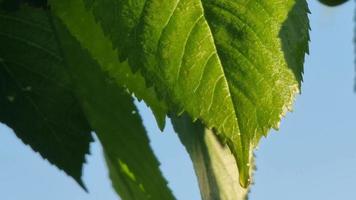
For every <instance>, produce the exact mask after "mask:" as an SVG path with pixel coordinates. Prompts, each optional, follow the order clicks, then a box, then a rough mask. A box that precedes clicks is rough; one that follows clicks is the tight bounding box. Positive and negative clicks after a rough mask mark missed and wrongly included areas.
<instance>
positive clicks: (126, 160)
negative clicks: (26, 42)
mask: <svg viewBox="0 0 356 200" xmlns="http://www.w3.org/2000/svg"><path fill="white" fill-rule="evenodd" d="M56 24H57V25H56V27H57V31H58V32H57V33H58V35H57V36H58V39H59V40H58V41H59V43H60V44H61V49H62V52H63V55H64V58H65V60H66V62H67V67H68V70H69V72H70V74H71V75H72V79H73V82H74V83H75V91H76V93H77V95H78V98H79V99H80V100H81V102H82V105H83V109H84V111H85V113H86V116H87V117H88V120H89V122H90V124H91V126H92V127H93V129H94V130H95V131H96V134H97V135H98V138H99V140H100V142H101V144H102V146H103V149H104V152H105V157H106V161H107V164H108V167H109V170H110V177H111V180H112V182H113V186H114V188H115V190H116V191H117V192H118V194H119V195H120V196H121V198H122V199H125V200H134V199H135V200H145V199H162V200H170V199H174V197H173V195H172V193H171V191H170V190H169V188H168V187H167V182H166V180H165V179H164V178H163V176H162V174H161V172H160V170H159V163H158V161H157V159H156V157H155V156H154V154H153V152H152V150H151V148H150V146H149V140H148V137H147V135H146V131H145V129H144V127H143V125H142V121H141V118H140V116H139V115H138V111H137V109H136V107H135V105H134V103H133V98H132V97H131V96H130V95H129V94H128V93H127V92H126V91H125V90H124V89H123V88H122V87H119V86H118V85H117V82H116V81H115V80H113V79H111V78H110V77H109V76H108V75H107V74H106V72H103V71H102V69H101V68H100V67H99V65H98V63H96V62H95V60H93V59H92V58H91V57H90V54H89V52H87V51H85V50H83V49H82V47H81V46H80V44H79V43H78V42H77V41H76V40H75V38H73V36H71V35H70V33H69V32H68V31H67V30H65V28H63V27H64V26H63V25H61V24H60V23H59V22H58V21H56Z"/></svg>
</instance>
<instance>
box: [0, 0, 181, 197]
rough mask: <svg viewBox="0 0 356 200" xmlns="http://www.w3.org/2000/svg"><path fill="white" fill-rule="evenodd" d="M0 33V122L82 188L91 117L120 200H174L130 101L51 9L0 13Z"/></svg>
mask: <svg viewBox="0 0 356 200" xmlns="http://www.w3.org/2000/svg"><path fill="white" fill-rule="evenodd" d="M0 3H2V1H0ZM0 5H1V4H0ZM0 27H1V29H0V43H1V46H0V58H1V59H0V61H1V62H0V64H1V66H0V77H1V79H0V83H1V84H0V94H1V98H0V105H1V107H2V109H1V110H0V119H1V122H5V123H6V124H7V125H9V126H10V127H11V128H13V129H14V130H15V133H16V134H17V135H18V136H19V137H20V138H21V139H22V140H23V141H24V142H25V143H28V144H30V145H31V147H32V148H33V149H34V150H36V151H39V152H40V153H41V155H42V156H43V157H44V158H46V159H48V160H49V161H50V162H51V163H52V164H54V165H56V166H58V167H59V168H60V169H63V170H64V171H65V172H66V173H67V174H69V175H71V176H73V177H74V178H75V179H76V180H77V181H78V182H79V183H80V184H81V185H82V186H83V183H82V181H81V179H80V177H81V169H82V165H83V162H84V156H85V153H86V152H87V151H88V148H89V141H91V140H92V138H91V135H90V131H91V129H90V128H89V125H88V123H87V121H86V118H88V120H89V122H90V125H91V127H93V128H94V130H95V131H96V133H97V135H98V137H99V139H100V141H101V143H102V145H103V148H104V152H105V157H106V158H107V163H108V166H109V169H110V176H111V178H112V182H113V185H114V187H115V189H116V191H117V192H118V193H119V194H120V195H121V197H122V199H127V200H131V199H139V200H143V199H174V197H173V195H172V194H171V192H170V190H169V189H168V187H167V182H166V181H165V179H164V178H163V177H162V175H161V173H160V170H159V163H158V161H157V160H156V158H155V156H154V154H153V152H152V150H151V148H150V146H149V141H148V138H147V135H146V132H145V130H144V128H143V125H142V122H141V119H140V117H139V115H138V112H137V110H136V108H135V106H134V104H133V99H132V97H131V96H130V95H129V94H127V93H126V92H125V91H124V90H123V89H122V88H121V87H119V86H118V85H117V81H113V80H111V78H109V77H107V75H106V74H105V73H104V72H103V71H102V70H101V69H100V68H99V66H98V65H97V63H96V62H95V61H93V60H92V58H90V56H89V55H88V53H87V52H85V51H83V50H82V48H81V46H80V45H79V44H78V42H77V41H76V40H75V39H74V38H73V37H72V36H71V35H70V34H68V32H67V31H66V30H65V28H64V27H63V26H62V25H61V24H60V23H59V22H58V21H57V20H56V19H55V18H53V17H52V14H51V12H50V10H47V9H36V8H31V7H29V6H24V5H22V4H21V5H20V7H19V10H17V11H11V12H8V11H7V10H4V9H3V10H1V12H0ZM142 90H144V88H142ZM77 99H79V101H77ZM82 108H83V109H84V112H83V111H82Z"/></svg>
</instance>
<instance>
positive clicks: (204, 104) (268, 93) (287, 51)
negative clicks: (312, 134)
mask: <svg viewBox="0 0 356 200" xmlns="http://www.w3.org/2000/svg"><path fill="white" fill-rule="evenodd" d="M85 2H86V7H85V6H84V2H83V0H74V1H70V2H66V1H58V0H53V1H51V3H52V6H53V8H54V10H55V11H56V13H57V15H58V16H59V17H60V18H61V19H62V20H63V21H64V23H65V24H66V25H67V26H68V27H69V29H70V30H71V32H72V33H73V34H74V35H76V36H77V37H78V38H82V37H83V36H82V35H83V33H82V32H83V31H86V30H88V29H87V28H86V29H84V27H89V26H90V27H94V26H98V24H95V23H94V22H93V21H92V19H93V15H94V16H95V18H96V20H97V21H98V23H99V24H100V25H101V27H102V31H103V32H104V33H105V35H106V37H105V36H103V37H105V39H106V41H107V40H109V41H110V42H111V44H110V45H112V46H113V47H114V48H116V50H117V54H118V56H119V57H120V58H121V60H123V59H125V58H126V57H127V59H128V61H129V64H130V66H131V67H132V68H133V69H134V70H137V69H140V70H141V72H142V74H143V75H144V77H145V80H146V82H147V83H148V84H149V85H150V86H151V85H153V86H154V87H155V89H156V91H157V94H158V95H159V96H160V98H161V99H163V100H164V101H165V102H166V103H167V104H168V105H170V111H171V112H173V113H178V114H180V113H182V112H184V111H186V112H187V113H188V114H189V115H190V116H191V117H192V118H193V119H194V120H196V119H198V118H199V119H201V120H202V121H203V123H204V124H205V125H206V126H208V127H209V128H214V129H216V130H217V133H218V134H219V135H220V138H221V139H222V140H223V141H224V142H226V143H227V144H228V145H229V147H230V148H231V151H232V153H233V154H234V155H235V158H236V161H237V163H238V166H239V171H240V177H241V179H240V183H241V184H242V185H243V186H245V187H246V186H247V185H248V182H249V179H250V178H249V173H250V172H249V167H248V165H249V160H250V157H251V155H252V149H253V147H254V146H255V145H256V144H257V143H258V141H259V139H260V138H261V136H262V135H266V134H267V132H268V130H269V129H270V128H272V127H274V128H277V127H278V123H279V121H280V119H281V116H283V115H284V114H285V112H286V110H287V109H289V108H290V107H291V103H292V101H293V98H294V96H295V94H296V93H298V91H299V87H300V81H301V76H302V74H301V73H302V71H303V70H302V66H303V62H304V54H305V53H306V52H307V44H308V39H309V36H308V28H309V25H308V19H307V12H308V9H307V5H306V2H305V1H294V0H289V1H286V2H279V1H271V2H269V3H265V2H264V1H254V2H250V1H246V2H245V1H241V2H233V1H209V0H205V1H200V0H194V1H191V0H181V1H165V2H160V1H154V0H147V1H145V2H143V1H137V0H132V1H120V2H116V3H115V4H114V5H116V6H112V4H111V2H112V1H109V0H105V1H95V0H90V1H89V0H88V1H85ZM78 7H80V10H81V9H83V11H82V10H81V12H80V13H79V12H78ZM69 10H71V11H70V12H69ZM158 11H159V12H158ZM83 13H85V15H83ZM76 16H78V17H76ZM79 16H81V18H79ZM83 16H85V19H84V18H83ZM89 19H90V20H89ZM79 20H81V23H83V22H85V24H86V25H82V27H78V23H79ZM123 22H126V23H123ZM113 24H114V25H113ZM116 30H120V31H119V32H118V34H116V33H117V31H116ZM81 33H82V34H81ZM86 34H87V35H88V33H86ZM79 40H80V39H79ZM92 40H93V38H92V36H91V35H90V41H92ZM100 41H104V40H100ZM121 44H123V45H121ZM110 45H108V46H110ZM87 48H88V50H89V51H93V49H99V48H98V46H87ZM101 49H104V48H101ZM97 59H99V60H100V57H99V58H97ZM102 66H104V68H109V67H110V69H107V70H108V71H109V70H112V68H113V67H111V66H109V65H102ZM109 74H111V73H109ZM114 76H115V75H114ZM133 92H135V91H134V90H133Z"/></svg>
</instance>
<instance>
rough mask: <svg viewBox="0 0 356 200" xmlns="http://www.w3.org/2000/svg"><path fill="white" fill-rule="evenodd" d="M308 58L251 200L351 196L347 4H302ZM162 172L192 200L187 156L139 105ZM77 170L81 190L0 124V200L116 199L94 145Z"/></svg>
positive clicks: (269, 142)
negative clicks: (305, 7)
mask: <svg viewBox="0 0 356 200" xmlns="http://www.w3.org/2000/svg"><path fill="white" fill-rule="evenodd" d="M309 7H310V10H311V12H312V14H311V15H310V20H311V27H312V31H311V40H312V41H311V43H310V55H309V56H307V57H306V63H305V75H304V83H303V86H302V94H301V95H300V96H298V98H297V101H296V104H295V106H294V112H293V113H289V114H288V115H287V117H286V118H285V119H284V120H283V122H282V123H281V128H280V130H279V131H278V132H276V131H272V133H271V134H270V135H269V136H268V138H267V139H263V140H262V141H261V144H260V147H259V149H258V150H257V151H256V154H257V167H258V170H257V172H256V173H255V178H254V179H255V185H254V186H253V187H252V191H251V193H250V200H300V199H303V200H335V199H342V200H355V199H356V93H355V92H354V91H353V86H354V84H355V82H354V78H355V75H356V73H355V68H354V47H353V35H354V26H355V25H354V21H353V19H354V10H355V8H354V1H351V2H349V3H347V4H345V5H343V6H341V7H338V8H334V9H329V8H327V7H325V6H321V5H320V4H319V3H317V1H316V0H310V1H309ZM139 108H140V111H141V113H142V115H143V119H144V122H145V125H146V128H147V130H148V132H149V135H150V138H151V144H152V147H153V148H154V151H155V152H156V154H157V157H158V158H159V160H160V161H161V163H162V165H161V169H162V171H163V173H164V175H165V176H166V178H167V179H168V181H169V186H170V187H171V188H172V190H173V192H174V194H175V195H176V197H177V199H178V200H199V198H200V194H199V190H198V185H197V182H196V178H195V175H194V171H193V168H192V164H191V162H190V160H189V157H188V155H187V153H186V152H185V150H184V148H183V147H182V145H181V144H180V143H179V141H178V138H177V137H176V135H175V133H174V132H173V130H172V128H171V126H170V125H168V127H167V128H166V130H165V132H164V133H163V134H162V133H160V132H159V130H158V129H157V127H156V125H155V121H154V119H153V117H152V114H151V113H150V111H149V110H148V109H147V108H146V107H145V105H144V104H141V103H140V104H139ZM91 152H92V155H91V156H89V157H88V158H87V160H88V163H89V164H87V165H85V167H84V181H85V182H86V184H87V186H88V189H89V191H90V193H89V194H88V193H85V192H84V191H83V190H82V189H81V188H80V187H79V186H77V184H76V183H75V182H74V181H73V180H72V179H70V178H68V177H67V176H66V175H65V174H64V173H63V172H60V171H59V170H57V169H56V168H55V167H53V166H51V165H50V164H48V162H47V161H44V160H43V159H42V158H41V157H40V156H39V154H37V153H34V152H33V151H32V150H31V149H30V148H29V147H28V146H25V145H23V144H22V143H21V141H20V140H18V139H17V138H16V136H15V135H14V134H13V133H12V131H11V130H10V129H8V128H7V127H5V126H4V125H0V199H1V200H24V199H30V200H32V199H33V200H101V199H105V200H115V199H118V198H117V197H116V194H115V193H114V192H113V190H112V189H111V185H110V184H111V183H110V181H109V179H108V178H107V171H106V168H105V163H104V161H103V158H102V155H101V147H100V145H99V144H98V143H94V144H93V145H92V147H91Z"/></svg>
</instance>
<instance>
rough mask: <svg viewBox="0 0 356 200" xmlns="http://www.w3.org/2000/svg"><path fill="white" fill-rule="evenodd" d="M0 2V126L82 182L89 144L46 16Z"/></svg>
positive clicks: (86, 130)
mask: <svg viewBox="0 0 356 200" xmlns="http://www.w3.org/2000/svg"><path fill="white" fill-rule="evenodd" d="M2 3H3V1H2V0H0V108H1V109H0V122H2V123H5V124H6V125H8V126H9V127H10V128H12V129H13V130H14V132H15V134H16V135H17V136H18V137H19V138H20V139H21V140H22V141H23V142H24V143H25V144H28V145H30V146H31V148H32V149H33V150H34V151H37V152H39V153H40V154H41V156H42V157H43V158H45V159H47V160H48V161H49V162H50V163H52V164H54V165H56V166H57V167H58V168H59V169H61V170H64V171H65V172H66V173H67V174H68V175H70V176H72V177H73V178H74V179H75V180H76V181H77V182H78V183H79V184H80V185H81V186H82V187H83V188H84V185H83V182H82V180H81V175H82V167H83V164H84V162H85V155H86V154H87V153H89V143H90V141H92V137H91V134H90V130H91V129H90V127H89V125H88V122H87V120H86V118H85V116H84V114H83V112H82V110H81V107H80V106H79V103H78V101H77V100H76V98H75V96H74V94H73V91H72V83H71V81H70V77H69V76H68V74H67V73H66V70H65V69H64V68H63V67H62V66H63V59H62V58H61V56H60V55H59V54H58V49H57V46H56V41H55V40H54V38H53V32H52V30H51V28H50V25H49V21H48V18H47V15H46V12H44V11H39V10H37V9H32V8H30V7H28V6H23V5H21V7H19V10H17V11H8V10H5V9H4V8H3V7H2V5H3V4H2Z"/></svg>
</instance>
